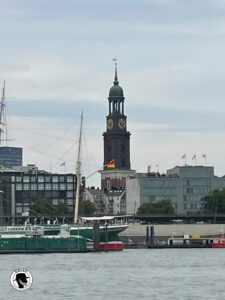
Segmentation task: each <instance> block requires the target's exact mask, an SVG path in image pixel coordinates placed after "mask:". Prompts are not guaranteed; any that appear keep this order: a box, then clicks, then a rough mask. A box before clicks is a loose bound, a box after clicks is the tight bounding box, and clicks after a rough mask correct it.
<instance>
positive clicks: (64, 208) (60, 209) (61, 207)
mask: <svg viewBox="0 0 225 300" xmlns="http://www.w3.org/2000/svg"><path fill="white" fill-rule="evenodd" d="M54 212H55V214H56V215H58V216H59V215H65V214H68V205H67V204H66V203H59V204H58V205H57V206H55V209H54Z"/></svg>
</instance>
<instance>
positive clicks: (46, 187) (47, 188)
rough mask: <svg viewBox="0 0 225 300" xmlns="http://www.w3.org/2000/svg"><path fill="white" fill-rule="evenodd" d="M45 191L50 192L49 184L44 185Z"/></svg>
mask: <svg viewBox="0 0 225 300" xmlns="http://www.w3.org/2000/svg"><path fill="white" fill-rule="evenodd" d="M45 189H46V190H47V191H49V190H51V184H50V183H46V184H45Z"/></svg>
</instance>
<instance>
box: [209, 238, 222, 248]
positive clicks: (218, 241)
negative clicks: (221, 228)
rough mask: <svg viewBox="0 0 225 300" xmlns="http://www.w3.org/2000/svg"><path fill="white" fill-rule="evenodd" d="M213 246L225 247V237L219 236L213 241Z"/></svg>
mask: <svg viewBox="0 0 225 300" xmlns="http://www.w3.org/2000/svg"><path fill="white" fill-rule="evenodd" d="M211 246H212V248H225V238H219V239H217V240H215V241H214V242H213V243H212V245H211Z"/></svg>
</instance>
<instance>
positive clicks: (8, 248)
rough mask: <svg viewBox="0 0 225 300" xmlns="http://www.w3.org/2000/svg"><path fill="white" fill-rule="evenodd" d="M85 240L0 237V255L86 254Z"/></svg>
mask: <svg viewBox="0 0 225 300" xmlns="http://www.w3.org/2000/svg"><path fill="white" fill-rule="evenodd" d="M86 251H88V250H87V245H86V239H84V238H83V237H80V236H76V237H65V238H64V237H25V236H24V237H1V238H0V253H51V252H86Z"/></svg>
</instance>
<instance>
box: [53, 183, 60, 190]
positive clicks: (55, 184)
mask: <svg viewBox="0 0 225 300" xmlns="http://www.w3.org/2000/svg"><path fill="white" fill-rule="evenodd" d="M52 189H53V190H54V191H57V190H58V189H59V185H58V184H57V183H53V184H52Z"/></svg>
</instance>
